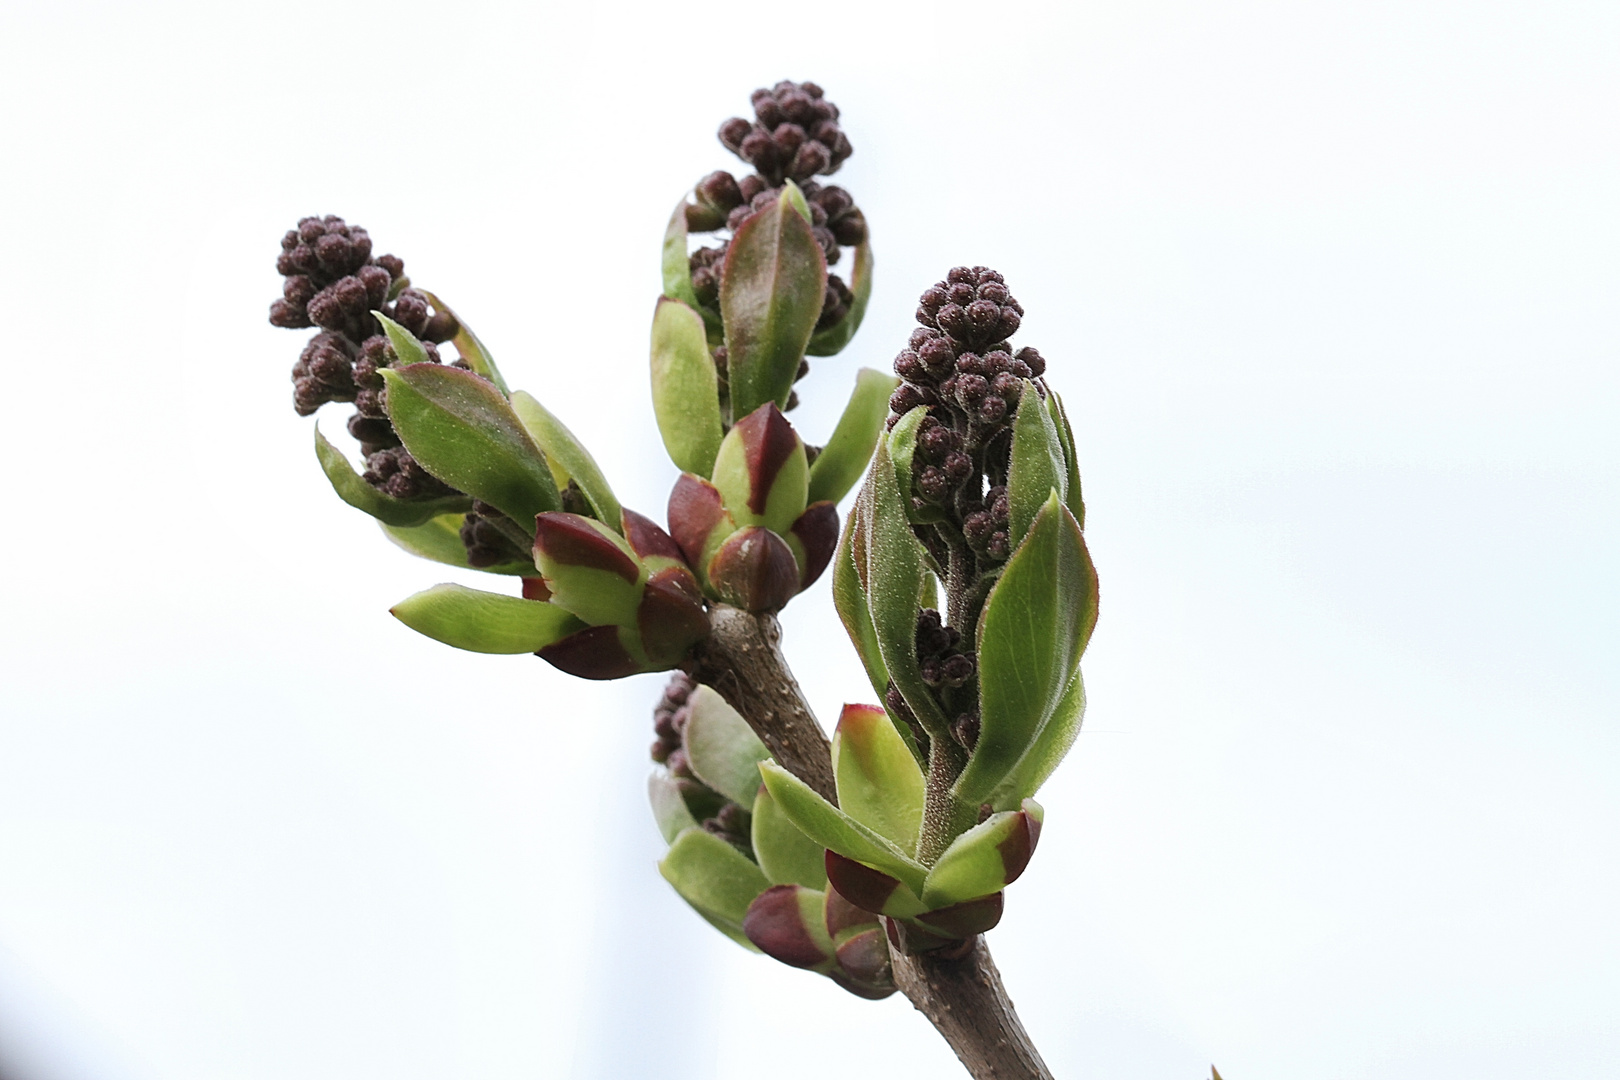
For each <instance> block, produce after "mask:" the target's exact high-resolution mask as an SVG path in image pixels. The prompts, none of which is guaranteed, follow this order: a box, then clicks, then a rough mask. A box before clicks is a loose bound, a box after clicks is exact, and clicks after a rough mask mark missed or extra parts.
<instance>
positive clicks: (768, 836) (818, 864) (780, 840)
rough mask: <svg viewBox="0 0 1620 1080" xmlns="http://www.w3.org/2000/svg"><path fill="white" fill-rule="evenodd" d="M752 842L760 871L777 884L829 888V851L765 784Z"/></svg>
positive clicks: (757, 801) (757, 803)
mask: <svg viewBox="0 0 1620 1080" xmlns="http://www.w3.org/2000/svg"><path fill="white" fill-rule="evenodd" d="M756 775H757V770H756ZM753 841H754V857H755V858H757V859H758V860H759V868H760V869H761V870H763V871H765V876H766V877H768V878H770V879H771V881H772V882H773V883H774V884H777V885H803V886H804V887H805V888H807V889H825V888H826V887H827V860H826V855H825V851H826V849H825V848H823V847H822V846H821V845H820V844H818V843H816V842H815V841H814V840H812V839H810V838H809V837H808V836H806V835H804V831H803V830H802V829H800V828H799V827H798V826H797V825H795V824H793V819H792V818H790V817H788V815H787V813H786V812H785V811H784V810H783V809H782V808H781V806H780V805H778V804H777V801H776V797H775V796H773V795H772V794H771V791H770V789H769V788H767V787H765V786H764V785H761V786H760V789H759V794H757V795H755V796H754V820H753Z"/></svg>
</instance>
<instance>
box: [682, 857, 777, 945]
mask: <svg viewBox="0 0 1620 1080" xmlns="http://www.w3.org/2000/svg"><path fill="white" fill-rule="evenodd" d="M658 872H659V873H661V874H663V875H664V880H665V881H667V882H669V883H670V884H671V885H672V886H674V887H675V891H676V892H677V893H679V894H680V895H681V899H683V900H685V901H686V902H687V903H688V904H691V905H692V907H693V909H695V910H696V911H697V913H698V914H699V915H702V916H703V917H704V918H705V919H707V920H708V921H709V922H710V923H711V924H712V925H713V926H714V927H715V928H716V929H718V930H720V931H721V932H722V933H724V934H725V935H726V936H727V937H729V938H731V939H732V940H733V941H735V942H737V943H738V944H739V945H742V946H743V947H745V948H748V949H755V948H756V946H755V945H754V943H753V942H751V941H749V940H748V935H747V934H745V933H743V919H744V918H745V917H746V916H747V915H748V908H749V905H751V904H752V903H753V902H754V898H755V897H756V896H758V895H759V894H760V893H762V892H764V891H765V890H766V889H768V888H770V887H771V883H770V882H769V881H768V880H766V878H765V874H764V872H763V871H762V870H760V868H759V867H758V866H755V865H754V861H753V860H752V859H750V858H749V857H748V856H746V855H744V854H743V853H742V852H740V851H738V850H737V849H736V848H734V847H732V846H731V845H730V844H728V843H727V842H726V841H724V840H722V839H720V838H719V837H718V836H715V835H714V834H713V833H708V832H705V831H703V830H702V829H700V828H699V829H687V830H686V831H685V832H683V833H681V834H680V835H679V836H677V837H676V838H675V842H674V843H673V844H671V845H670V848H669V854H667V855H665V856H664V858H663V861H662V862H660V863H659V864H658Z"/></svg>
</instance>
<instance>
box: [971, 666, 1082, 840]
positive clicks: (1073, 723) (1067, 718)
mask: <svg viewBox="0 0 1620 1080" xmlns="http://www.w3.org/2000/svg"><path fill="white" fill-rule="evenodd" d="M1085 713H1086V684H1085V680H1084V679H1083V678H1081V674H1080V669H1079V668H1076V669H1075V672H1074V678H1072V679H1070V680H1069V685H1068V688H1067V689H1065V690H1064V691H1063V697H1061V698H1059V699H1058V703H1057V707H1056V708H1055V709H1053V710H1052V715H1051V716H1050V717H1048V718H1047V721H1046V723H1045V724H1042V725H1041V731H1040V734H1039V735H1037V736H1035V738H1034V740H1033V741H1032V742H1031V743H1030V744H1029V749H1028V750H1025V751H1024V756H1023V757H1021V758H1019V759H1018V764H1017V765H1015V766H1013V768H1012V771H1011V772H1009V773H1008V774H1007V775H1006V777H1005V778H1004V779H1003V780H1002V781H1001V783H999V784H997V785H996V790H995V791H993V792H991V794H990V797H989V798H988V799H986V800H985V801H986V802H988V803H989V804H990V806H991V807H992V808H993V809H996V810H1011V809H1013V808H1015V807H1016V806H1018V804H1019V803H1020V802H1021V801H1022V800H1024V799H1027V798H1029V797H1030V796H1031V795H1034V794H1035V793H1036V792H1037V791H1040V790H1041V785H1042V784H1044V783H1046V781H1047V778H1048V777H1050V776H1051V775H1052V773H1053V771H1054V770H1056V769H1057V767H1058V766H1059V765H1061V764H1062V763H1063V759H1064V758H1065V757H1066V756H1067V755H1068V753H1069V749H1070V748H1071V747H1073V746H1074V740H1075V738H1076V737H1077V736H1078V735H1079V734H1080V721H1081V719H1082V718H1083V717H1084V716H1085Z"/></svg>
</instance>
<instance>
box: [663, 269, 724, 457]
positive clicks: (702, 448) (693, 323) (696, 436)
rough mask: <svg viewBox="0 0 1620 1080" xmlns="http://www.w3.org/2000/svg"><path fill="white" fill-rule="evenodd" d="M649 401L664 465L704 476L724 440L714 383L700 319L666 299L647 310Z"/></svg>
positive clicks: (718, 396) (695, 313)
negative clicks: (649, 315) (650, 311)
mask: <svg viewBox="0 0 1620 1080" xmlns="http://www.w3.org/2000/svg"><path fill="white" fill-rule="evenodd" d="M683 258H684V253H683ZM683 266H684V263H683ZM652 396H653V413H654V414H655V415H656V417H657V419H658V431H659V434H661V435H662V436H663V438H664V449H665V450H667V451H669V457H670V460H671V461H673V462H675V467H676V468H678V469H680V470H681V471H682V472H689V473H692V474H694V475H696V476H702V477H707V476H708V475H709V474H710V473H711V472H713V470H714V455H715V454H716V453H718V452H719V450H720V440H721V438H723V437H724V435H725V429H724V425H723V423H722V419H721V415H720V390H719V380H718V377H717V375H716V373H715V369H714V359H713V357H712V356H711V355H710V353H709V342H708V338H707V336H706V334H705V331H704V328H703V319H702V317H701V316H700V315H699V314H698V313H697V311H696V310H694V309H693V308H691V307H689V306H687V304H685V303H683V302H681V301H680V300H672V299H670V298H669V297H667V296H666V297H659V300H658V307H657V308H656V309H655V310H654V311H653V324H652Z"/></svg>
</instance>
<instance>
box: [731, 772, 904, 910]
mask: <svg viewBox="0 0 1620 1080" xmlns="http://www.w3.org/2000/svg"><path fill="white" fill-rule="evenodd" d="M759 772H760V775H761V776H763V777H764V778H765V787H766V789H767V790H768V791H769V792H770V793H771V797H772V798H773V799H775V800H776V802H777V805H778V806H780V807H781V809H782V812H783V813H785V814H787V816H788V817H789V818H791V819H792V821H793V824H795V825H797V826H798V827H799V828H800V830H802V831H803V832H804V834H805V835H806V836H808V837H809V838H810V839H812V840H814V841H815V842H816V843H818V844H820V845H821V846H822V847H824V848H828V849H830V850H832V851H836V852H838V853H839V854H840V855H843V856H844V857H845V858H848V859H853V860H855V861H856V862H860V863H865V864H866V865H867V866H871V867H875V868H876V869H878V870H881V871H882V872H883V873H885V874H888V875H890V876H891V877H894V878H898V879H899V880H900V881H901V882H902V883H904V884H905V885H906V887H907V888H909V889H911V891H912V892H916V893H920V892H921V891H922V883H923V879H924V878H926V877H927V876H928V871H927V870H926V869H924V867H923V866H922V864H921V863H919V862H917V861H916V860H915V859H913V858H912V857H911V856H910V855H908V854H906V853H905V852H903V851H901V850H900V849H899V848H898V847H896V846H895V845H894V844H893V843H892V842H890V841H889V840H887V839H885V838H884V837H883V836H881V835H879V834H878V833H876V832H874V831H873V830H872V829H869V828H867V827H866V826H865V825H862V824H861V823H860V822H858V821H856V820H855V819H854V818H852V817H850V816H849V815H848V814H846V813H844V812H843V811H842V810H840V809H838V807H836V806H834V805H833V804H832V803H830V802H828V801H827V800H826V799H823V798H822V797H821V796H820V795H817V794H816V792H815V791H814V789H812V788H811V787H810V786H809V785H808V784H806V783H805V782H804V781H803V780H800V779H799V778H798V777H797V776H794V775H793V774H792V773H790V772H788V771H787V770H786V769H784V768H782V767H781V766H780V765H777V764H775V763H774V762H771V761H763V762H761V763H760V766H759Z"/></svg>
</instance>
